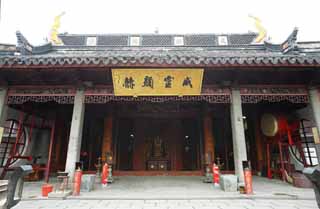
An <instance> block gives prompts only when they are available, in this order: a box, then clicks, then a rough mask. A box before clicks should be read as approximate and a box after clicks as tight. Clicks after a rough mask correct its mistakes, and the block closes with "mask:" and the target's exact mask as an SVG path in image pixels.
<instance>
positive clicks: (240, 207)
mask: <svg viewBox="0 0 320 209" xmlns="http://www.w3.org/2000/svg"><path fill="white" fill-rule="evenodd" d="M31 208H32V209H42V208H47V209H85V208H86V209H102V208H104V209H236V208H237V209H291V208H292V209H316V208H318V207H317V205H316V202H315V200H276V199H225V200H28V201H26V200H25V201H21V202H20V203H19V204H18V205H17V206H15V207H14V209H31Z"/></svg>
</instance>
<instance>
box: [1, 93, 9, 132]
mask: <svg viewBox="0 0 320 209" xmlns="http://www.w3.org/2000/svg"><path fill="white" fill-rule="evenodd" d="M6 101H7V88H0V126H4V123H5V121H6V119H7V108H8V107H7V102H6Z"/></svg>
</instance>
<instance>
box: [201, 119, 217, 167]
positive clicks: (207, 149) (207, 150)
mask: <svg viewBox="0 0 320 209" xmlns="http://www.w3.org/2000/svg"><path fill="white" fill-rule="evenodd" d="M203 135H204V155H207V154H209V155H210V156H208V157H209V158H210V159H211V162H214V159H215V148H214V145H215V140H214V137H213V132H212V117H211V115H210V114H209V113H206V115H205V116H204V118H203Z"/></svg>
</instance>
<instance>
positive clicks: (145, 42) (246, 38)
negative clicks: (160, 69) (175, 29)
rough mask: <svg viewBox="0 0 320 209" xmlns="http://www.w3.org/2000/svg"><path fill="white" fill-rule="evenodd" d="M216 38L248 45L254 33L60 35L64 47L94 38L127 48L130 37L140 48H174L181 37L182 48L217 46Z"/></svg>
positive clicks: (99, 41) (230, 42)
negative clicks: (224, 38)
mask: <svg viewBox="0 0 320 209" xmlns="http://www.w3.org/2000/svg"><path fill="white" fill-rule="evenodd" d="M218 36H226V37H227V39H228V41H229V45H249V44H251V43H252V42H253V41H254V39H255V38H256V36H257V34H256V33H247V34H221V35H218V34H110V35H99V34H92V35H75V34H70V35H69V34H60V35H59V37H60V39H61V40H62V42H63V44H64V45H66V46H85V45H86V40H87V38H88V37H96V39H97V46H129V43H130V41H129V39H130V37H140V39H141V46H174V37H183V38H184V40H185V43H184V46H208V47H210V46H218V45H219V44H218V41H217V39H218Z"/></svg>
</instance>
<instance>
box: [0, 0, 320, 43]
mask: <svg viewBox="0 0 320 209" xmlns="http://www.w3.org/2000/svg"><path fill="white" fill-rule="evenodd" d="M0 1H1V2H2V3H1V4H2V6H1V10H2V11H1V20H0V43H12V44H15V43H16V36H15V32H16V31H17V30H20V31H21V32H22V33H23V34H24V35H25V36H26V37H27V39H28V40H29V42H30V43H31V44H34V45H41V44H43V43H45V39H46V38H47V37H48V35H49V32H50V29H51V26H52V24H53V20H54V17H55V16H57V15H59V14H60V13H62V12H65V13H66V14H65V15H64V16H63V17H62V19H61V27H60V29H59V32H61V33H65V32H67V33H69V34H80V33H81V34H108V33H154V31H155V30H156V28H158V30H159V33H160V34H165V33H175V34H177V33H178V34H184V33H219V34H221V33H246V32H248V31H252V32H256V31H257V30H256V28H255V27H254V22H253V20H252V19H250V18H249V17H248V15H249V14H251V15H254V16H256V17H258V18H260V19H261V21H262V25H263V26H264V27H265V28H266V30H267V32H268V36H269V37H270V38H271V41H272V42H274V43H281V42H282V41H284V40H285V39H286V38H287V37H288V35H289V34H290V33H291V32H292V31H293V28H294V27H298V28H299V34H298V41H320V27H319V20H320V12H319V8H320V0H304V1H302V0H268V1H267V0H265V1H260V0H219V1H218V0H161V1H160V0H0Z"/></svg>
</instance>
